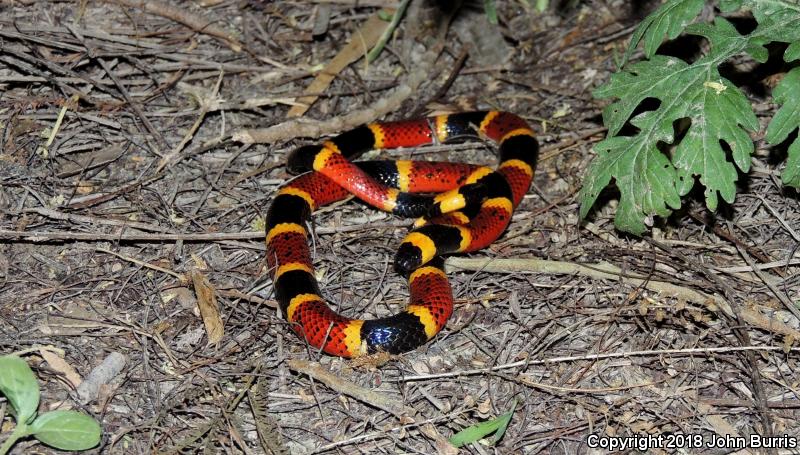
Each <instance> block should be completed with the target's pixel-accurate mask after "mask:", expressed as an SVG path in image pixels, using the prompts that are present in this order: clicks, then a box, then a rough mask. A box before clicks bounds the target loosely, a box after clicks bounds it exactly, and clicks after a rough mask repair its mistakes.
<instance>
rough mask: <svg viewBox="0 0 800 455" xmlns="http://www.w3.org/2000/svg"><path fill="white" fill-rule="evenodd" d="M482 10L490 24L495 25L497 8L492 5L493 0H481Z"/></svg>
mask: <svg viewBox="0 0 800 455" xmlns="http://www.w3.org/2000/svg"><path fill="white" fill-rule="evenodd" d="M483 10H484V11H485V12H486V18H487V19H488V20H489V23H490V24H492V25H497V24H498V20H497V8H496V7H495V5H494V0H483Z"/></svg>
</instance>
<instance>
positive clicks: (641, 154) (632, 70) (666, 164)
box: [580, 3, 793, 234]
mask: <svg viewBox="0 0 800 455" xmlns="http://www.w3.org/2000/svg"><path fill="white" fill-rule="evenodd" d="M670 4H671V3H670ZM784 20H785V21H789V22H791V20H793V19H788V18H784ZM772 30H774V27H772V26H770V28H765V29H764V30H763V33H764V36H766V35H767V34H769V33H771V32H772ZM686 31H687V33H691V34H695V35H699V36H703V37H705V38H707V39H708V41H709V43H710V44H711V50H710V51H709V53H708V54H707V55H705V56H703V57H701V58H700V59H698V60H697V61H695V62H693V63H692V64H688V63H686V62H684V61H682V60H680V59H677V58H673V57H666V56H661V55H654V56H653V57H652V59H651V60H649V61H642V62H638V63H635V64H633V65H631V66H629V67H627V68H626V70H625V71H622V72H618V73H616V74H613V75H612V76H611V78H610V80H609V82H608V83H606V84H604V85H602V86H601V87H598V88H597V89H596V90H595V92H594V96H595V97H597V98H617V100H616V101H615V102H613V103H611V104H610V105H608V106H607V107H606V108H605V109H604V110H603V121H604V123H605V124H606V126H607V127H608V138H607V139H606V140H604V141H602V142H600V143H598V144H597V145H596V146H595V151H596V152H597V157H596V158H595V159H594V161H593V162H592V164H591V165H590V167H589V170H588V176H587V177H586V178H585V182H584V185H583V187H582V189H581V194H580V197H581V217H584V216H586V214H587V213H588V211H589V209H590V207H591V205H593V204H594V203H595V201H596V199H597V197H598V195H599V194H600V192H601V191H602V190H603V188H605V186H607V185H608V184H609V183H611V179H612V178H613V179H615V180H616V185H617V187H618V188H619V191H620V205H619V209H618V212H617V216H616V218H615V224H616V226H617V228H618V229H620V230H623V231H627V232H633V233H636V234H640V233H642V232H644V230H645V229H646V226H645V223H644V220H645V219H646V218H647V217H649V216H652V215H659V216H667V215H669V213H670V210H671V209H677V208H679V207H680V205H681V201H680V196H683V195H685V194H687V193H688V192H689V190H691V188H692V186H693V185H694V181H695V179H694V177H695V176H697V177H699V180H700V182H701V183H702V184H703V185H704V186H705V199H706V201H705V202H706V206H708V208H709V209H711V210H714V209H716V208H717V206H718V203H719V200H718V198H719V196H721V197H722V198H723V199H724V200H725V201H728V202H732V201H733V199H734V197H735V195H736V186H735V183H736V180H737V178H738V173H737V170H736V168H737V167H738V168H739V169H740V170H742V171H743V172H746V171H748V170H749V168H750V155H751V154H752V152H753V142H752V139H751V138H750V136H749V134H748V132H749V131H757V130H758V129H759V124H758V119H757V118H756V116H755V115H754V113H753V111H752V107H751V106H750V103H749V101H748V100H747V98H746V97H745V95H744V94H743V93H742V92H741V90H739V89H738V88H737V87H736V86H735V85H733V83H731V82H730V81H728V80H727V79H724V78H723V77H722V76H721V75H720V74H719V71H718V66H719V64H720V63H722V62H723V61H725V60H726V59H728V58H730V57H731V56H733V55H737V54H740V53H742V52H748V53H750V54H751V55H752V56H753V57H754V58H756V59H758V60H766V58H767V50H766V48H765V47H764V46H763V44H764V43H765V41H764V39H762V38H763V37H762V38H758V39H751V38H750V37H745V36H742V35H740V34H739V33H738V31H737V30H736V29H735V28H734V27H733V25H732V24H731V23H730V22H728V21H727V20H725V19H723V18H717V20H716V21H714V23H712V24H692V25H690V26H688V27H686ZM648 98H649V99H657V100H658V101H659V102H660V104H659V106H658V107H657V108H656V109H655V110H652V111H646V112H643V113H641V114H639V115H636V116H635V117H633V118H631V115H632V114H633V112H634V111H635V109H637V107H638V106H640V105H641V103H642V101H644V100H645V99H648ZM684 119H688V120H689V121H690V126H689V128H688V130H687V131H686V135H685V136H684V137H683V139H682V140H681V142H680V143H679V144H678V145H677V147H676V148H675V150H674V151H673V152H672V153H673V156H672V157H671V160H670V158H669V157H668V156H667V155H666V154H665V152H662V151H661V149H663V148H664V144H672V143H673V142H674V140H675V137H674V135H675V133H674V127H673V125H674V124H676V122H678V121H680V120H684ZM629 120H630V123H631V124H632V125H634V126H636V127H637V128H639V131H638V132H637V133H636V134H634V135H633V136H628V137H620V136H616V135H617V134H618V133H619V132H620V130H621V129H622V127H623V126H624V125H625V123H626V122H627V121H629ZM723 143H724V144H725V146H723ZM726 149H729V150H730V158H731V159H732V161H731V160H729V158H728V152H727V150H726Z"/></svg>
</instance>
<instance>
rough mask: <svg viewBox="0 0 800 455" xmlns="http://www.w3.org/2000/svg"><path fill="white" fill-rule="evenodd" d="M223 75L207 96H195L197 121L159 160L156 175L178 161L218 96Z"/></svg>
mask: <svg viewBox="0 0 800 455" xmlns="http://www.w3.org/2000/svg"><path fill="white" fill-rule="evenodd" d="M224 75H225V73H224V72H223V71H220V72H219V76H218V77H217V83H216V84H215V85H214V89H213V90H212V91H211V93H210V94H208V96H202V95H196V100H197V103H198V104H200V113H199V114H198V115H197V119H196V120H195V121H194V124H192V126H191V128H189V131H187V132H186V134H184V135H183V139H181V142H180V143H179V144H178V145H176V146H175V147H174V148H173V149H172V150H171V151H170V152H169V153H168V154H167V155H165V156H163V157H162V158H161V160H159V162H158V167H156V172H155V173H156V174H158V173H159V172H161V170H162V169H164V168H165V167H166V166H172V165H173V164H175V163H177V162H178V161H179V160H180V154H181V151H183V148H184V147H185V146H186V144H188V143H189V141H190V140H192V138H193V137H194V133H196V132H197V130H198V129H199V128H200V125H201V124H202V123H203V120H205V118H206V114H208V111H209V109H210V108H211V106H212V104H214V102H215V100H216V98H217V95H218V94H219V88H220V86H221V85H222V77H223V76H224Z"/></svg>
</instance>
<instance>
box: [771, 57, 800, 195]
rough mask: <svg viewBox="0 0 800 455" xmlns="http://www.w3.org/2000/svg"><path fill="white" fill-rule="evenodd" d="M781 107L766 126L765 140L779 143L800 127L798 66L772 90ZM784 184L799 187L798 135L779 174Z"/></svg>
mask: <svg viewBox="0 0 800 455" xmlns="http://www.w3.org/2000/svg"><path fill="white" fill-rule="evenodd" d="M772 96H773V98H774V99H775V103H777V104H780V105H781V108H780V109H779V110H778V112H777V113H775V116H774V117H772V120H771V121H770V122H769V126H767V135H766V139H767V142H769V143H770V144H779V143H781V142H783V141H785V140H786V138H787V137H788V136H789V134H790V133H791V132H792V131H794V130H795V129H797V128H798V127H800V68H794V69H792V70H791V71H789V72H788V73H786V76H784V78H783V80H782V81H781V82H780V83H779V84H778V85H777V86H776V87H775V89H774V90H773V91H772ZM781 178H782V180H783V183H784V185H789V186H793V187H795V188H800V137H798V138H795V140H794V141H793V142H792V144H790V145H789V159H788V160H787V161H786V169H784V171H783V175H782V176H781Z"/></svg>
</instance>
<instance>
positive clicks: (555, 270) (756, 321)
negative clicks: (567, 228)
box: [445, 257, 800, 340]
mask: <svg viewBox="0 0 800 455" xmlns="http://www.w3.org/2000/svg"><path fill="white" fill-rule="evenodd" d="M445 265H446V267H447V269H448V270H452V269H461V270H472V271H476V272H477V271H483V272H490V273H551V274H563V275H581V276H586V277H590V278H597V279H603V280H613V281H617V282H620V283H625V284H628V285H631V286H641V287H643V288H645V289H649V290H651V291H654V292H658V293H660V294H662V295H665V296H669V297H675V298H677V299H681V300H685V301H687V302H693V303H696V304H699V305H703V306H705V307H706V308H707V309H708V310H709V311H712V312H716V311H718V310H721V311H722V312H723V313H724V314H726V315H728V316H731V317H733V314H734V313H733V309H732V308H731V306H730V305H729V304H728V302H727V301H726V300H725V299H723V298H722V297H720V296H717V295H710V294H706V293H704V292H700V291H695V290H694V289H689V288H686V287H683V286H678V285H676V284H672V283H667V282H665V281H657V280H651V279H647V277H645V276H642V275H636V274H633V273H629V272H623V271H622V269H620V268H619V267H617V266H615V265H612V264H608V263H598V264H576V263H573V262H563V261H548V260H544V259H492V258H462V257H450V258H448V259H447V261H446V262H445ZM741 313H742V314H741V315H742V318H743V319H744V320H745V321H746V322H747V323H749V324H752V325H754V326H756V327H758V328H760V329H762V330H765V331H767V332H771V333H778V334H781V335H784V336H786V337H788V338H790V339H791V338H793V339H796V340H797V339H800V331H798V330H796V329H793V328H792V327H790V326H789V325H787V324H785V323H784V322H783V321H781V320H780V319H778V318H773V317H768V316H767V315H765V314H763V313H761V312H760V311H758V310H757V309H754V308H743V309H742V310H741Z"/></svg>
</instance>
